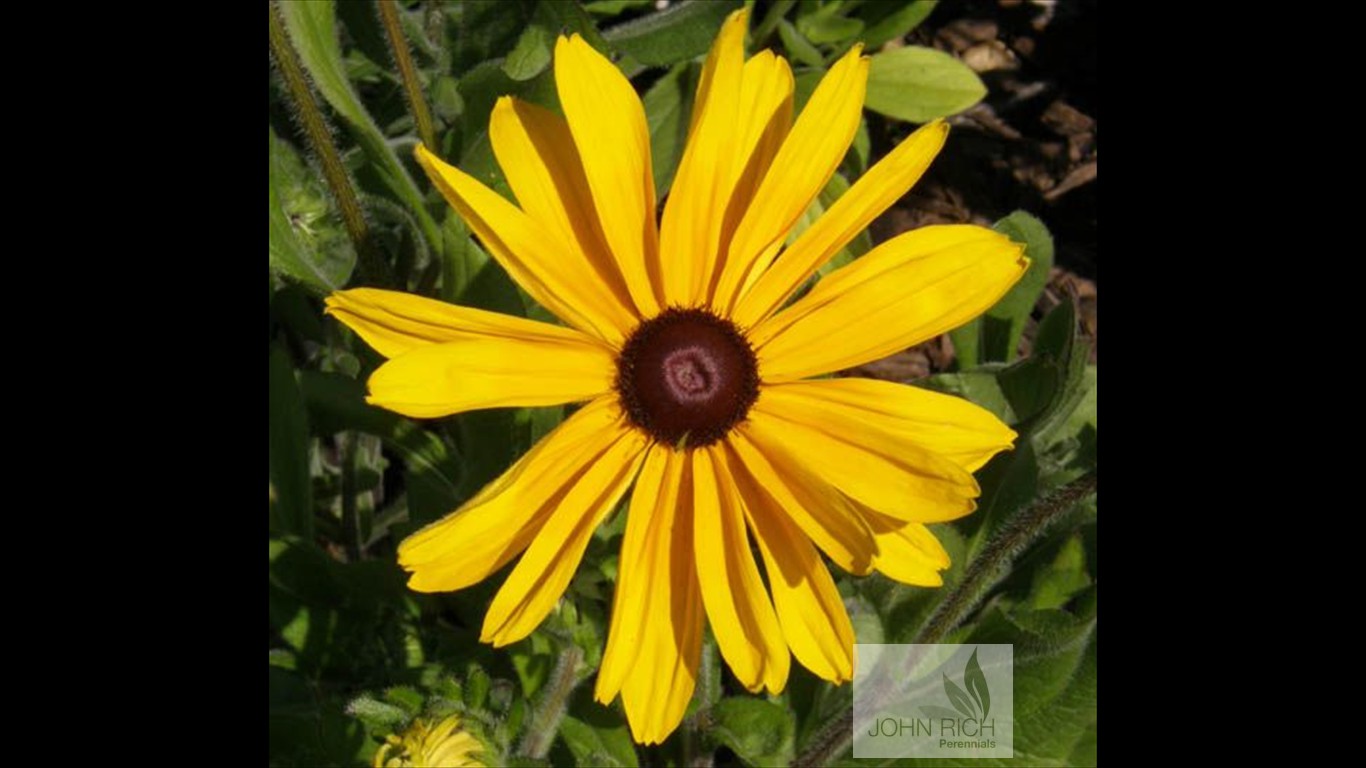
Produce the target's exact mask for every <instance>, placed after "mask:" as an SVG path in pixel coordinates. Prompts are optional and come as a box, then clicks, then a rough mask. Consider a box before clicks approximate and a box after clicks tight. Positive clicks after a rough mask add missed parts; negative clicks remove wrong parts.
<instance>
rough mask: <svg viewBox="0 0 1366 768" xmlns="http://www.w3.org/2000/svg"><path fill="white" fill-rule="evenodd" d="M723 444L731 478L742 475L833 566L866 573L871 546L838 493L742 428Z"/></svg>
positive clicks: (868, 533)
mask: <svg viewBox="0 0 1366 768" xmlns="http://www.w3.org/2000/svg"><path fill="white" fill-rule="evenodd" d="M763 436H764V435H763V434H762V433H761V435H760V437H763ZM726 440H727V442H728V443H729V445H730V447H731V449H732V450H733V451H734V452H735V456H736V458H737V460H738V461H737V462H732V464H731V470H732V472H733V473H734V474H735V475H736V476H737V479H738V478H739V477H740V476H742V475H743V476H745V479H746V480H748V481H749V482H750V483H752V484H753V485H754V486H755V487H757V488H758V489H760V491H761V492H762V493H763V494H764V495H765V496H767V498H768V504H769V505H771V506H775V507H776V508H777V509H781V510H782V511H783V513H784V514H786V515H787V516H788V518H790V519H791V520H792V521H793V522H794V523H796V524H797V526H798V527H799V528H801V530H802V532H803V533H805V534H806V535H807V536H808V537H810V538H811V540H812V541H814V542H815V543H816V546H818V547H820V548H821V550H823V551H824V552H825V553H826V554H827V555H829V556H830V559H831V560H833V561H834V562H835V564H836V565H838V566H839V567H841V568H843V569H844V570H846V571H849V572H850V573H853V574H857V575H859V576H863V575H866V574H867V573H868V572H869V571H871V570H872V568H873V556H874V555H876V554H877V542H876V541H875V540H874V539H873V532H872V530H871V529H870V528H869V527H868V525H867V523H865V522H864V520H863V517H862V516H861V515H860V514H859V512H858V511H857V510H856V509H854V508H853V507H851V506H850V505H849V504H848V502H847V500H846V499H845V497H844V496H843V495H842V494H840V493H839V492H838V491H836V490H835V489H834V487H833V486H831V485H830V484H829V483H827V482H826V481H824V480H822V479H821V478H820V477H819V476H818V475H816V474H813V473H811V472H808V471H807V469H806V468H805V467H804V466H802V464H801V463H800V462H798V461H796V460H794V459H793V458H792V457H791V456H789V455H788V453H787V449H786V448H784V447H783V446H782V445H780V444H765V443H761V442H757V441H756V440H755V437H754V435H753V434H752V432H751V430H750V429H749V424H748V423H742V424H740V426H739V427H738V428H737V429H735V430H734V431H733V432H731V434H730V435H729V436H728V437H727V438H726Z"/></svg>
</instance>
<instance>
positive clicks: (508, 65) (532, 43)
mask: <svg viewBox="0 0 1366 768" xmlns="http://www.w3.org/2000/svg"><path fill="white" fill-rule="evenodd" d="M551 42H552V37H551V34H550V33H549V32H547V31H546V30H545V28H543V27H540V26H537V25H534V24H533V25H532V26H529V27H527V28H526V29H525V30H523V31H522V36H521V37H519V38H517V46H516V47H515V48H513V49H512V53H509V54H508V57H507V59H505V60H504V61H503V71H504V72H506V73H507V76H508V77H510V78H512V79H513V80H517V81H522V80H530V79H531V78H533V77H535V76H537V75H539V74H541V72H543V71H545V68H546V67H547V66H549V65H550V52H551Z"/></svg>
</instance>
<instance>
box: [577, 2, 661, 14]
mask: <svg viewBox="0 0 1366 768" xmlns="http://www.w3.org/2000/svg"><path fill="white" fill-rule="evenodd" d="M651 5H654V0H594V1H593V2H591V3H584V5H583V9H584V10H585V11H588V12H589V13H593V14H597V15H598V16H616V15H617V14H619V13H621V12H622V11H625V10H629V9H631V8H647V7H649V6H651Z"/></svg>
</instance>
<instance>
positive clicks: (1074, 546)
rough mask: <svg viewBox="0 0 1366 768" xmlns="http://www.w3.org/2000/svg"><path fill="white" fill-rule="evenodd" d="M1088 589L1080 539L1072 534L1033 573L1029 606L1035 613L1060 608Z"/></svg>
mask: <svg viewBox="0 0 1366 768" xmlns="http://www.w3.org/2000/svg"><path fill="white" fill-rule="evenodd" d="M1089 586H1091V577H1090V576H1089V575H1088V574H1087V572H1086V547H1085V545H1084V544H1083V542H1082V537H1081V535H1080V534H1073V535H1072V536H1070V537H1068V539H1067V541H1066V542H1065V543H1064V544H1063V546H1062V549H1061V550H1060V551H1059V552H1058V556H1057V557H1056V558H1054V559H1053V562H1052V563H1050V564H1049V565H1048V567H1047V568H1041V569H1039V570H1038V571H1036V572H1035V573H1034V582H1033V585H1032V586H1031V588H1030V590H1029V593H1030V594H1029V605H1030V606H1031V607H1032V608H1036V609H1046V608H1061V607H1063V606H1064V605H1067V603H1068V601H1070V600H1071V599H1072V596H1073V595H1075V594H1076V593H1078V592H1080V591H1081V590H1083V589H1086V588H1087V587H1089Z"/></svg>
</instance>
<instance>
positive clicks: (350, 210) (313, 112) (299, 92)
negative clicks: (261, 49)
mask: <svg viewBox="0 0 1366 768" xmlns="http://www.w3.org/2000/svg"><path fill="white" fill-rule="evenodd" d="M270 51H271V53H272V54H273V55H274V57H275V64H276V66H277V67H278V68H279V70H280V77H281V79H282V80H284V83H285V88H286V90H288V91H289V97H290V100H291V101H293V102H294V106H295V108H296V109H297V110H298V114H299V122H300V123H301V124H302V125H303V129H304V135H306V136H307V137H308V143H309V145H310V146H312V147H313V151H314V152H315V153H317V156H318V160H319V161H320V162H321V164H322V170H323V178H324V179H325V180H326V181H327V186H328V188H329V189H331V190H332V197H333V198H334V199H335V200H336V201H337V207H338V208H340V209H341V215H342V221H343V223H345V225H346V234H347V235H348V236H350V238H351V242H352V243H353V244H354V245H355V247H356V253H357V255H358V256H359V257H360V263H361V269H362V270H363V271H364V272H365V274H366V278H367V279H366V282H382V281H383V278H384V275H385V273H386V271H387V270H385V269H384V268H383V264H382V263H381V262H380V260H379V259H378V258H377V257H376V256H375V252H374V249H373V248H372V247H371V245H372V244H371V240H370V228H369V226H368V225H367V224H366V223H365V216H364V214H363V213H362V212H361V207H360V200H359V199H358V198H357V197H356V190H355V189H354V188H353V187H352V186H351V179H350V177H348V176H347V174H346V167H345V166H344V165H342V161H341V154H340V153H339V152H337V145H336V144H335V143H334V142H333V140H332V132H331V131H330V130H328V127H327V122H326V121H325V120H324V119H323V113H322V110H321V109H319V108H318V102H317V100H315V99H314V98H313V89H312V88H311V87H309V84H308V79H307V78H306V77H305V76H304V69H303V65H301V64H300V63H299V57H298V56H297V55H296V54H295V53H294V48H293V46H292V45H291V44H290V42H289V34H288V33H287V32H285V25H284V21H283V20H281V18H280V10H279V8H278V6H277V4H276V3H275V2H271V4H270Z"/></svg>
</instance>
